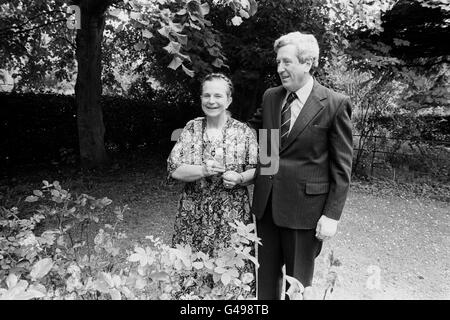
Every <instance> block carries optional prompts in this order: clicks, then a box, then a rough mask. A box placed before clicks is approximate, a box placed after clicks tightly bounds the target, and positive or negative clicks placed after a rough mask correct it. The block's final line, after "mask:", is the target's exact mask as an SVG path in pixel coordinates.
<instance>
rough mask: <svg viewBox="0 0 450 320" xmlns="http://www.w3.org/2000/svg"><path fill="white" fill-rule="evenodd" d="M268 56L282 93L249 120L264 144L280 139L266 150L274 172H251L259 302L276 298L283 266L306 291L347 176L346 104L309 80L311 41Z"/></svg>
mask: <svg viewBox="0 0 450 320" xmlns="http://www.w3.org/2000/svg"><path fill="white" fill-rule="evenodd" d="M274 49H275V52H276V55H277V71H278V75H279V77H280V79H281V84H282V85H281V86H278V87H275V88H270V89H268V90H267V91H266V92H265V93H264V95H263V99H262V106H261V107H260V108H259V109H258V110H257V111H256V113H255V114H254V116H253V117H252V119H250V120H249V124H250V125H251V126H252V127H253V128H255V129H267V130H268V134H267V137H270V136H271V135H272V137H273V135H274V134H276V133H277V132H278V133H279V140H275V142H276V143H273V141H272V144H271V149H272V151H271V157H272V161H277V162H278V163H277V164H276V166H273V163H272V164H270V165H272V167H275V168H276V169H275V170H273V171H272V172H270V170H268V171H267V170H266V171H264V169H267V166H266V167H265V164H264V163H262V161H261V162H260V163H259V165H258V168H257V171H256V180H255V188H254V195H253V205H252V212H253V214H255V216H256V218H257V232H258V236H259V237H261V240H262V246H259V248H258V261H259V264H260V267H259V269H258V282H257V283H258V289H257V290H258V299H280V298H281V294H282V293H281V288H282V267H283V265H285V266H286V274H287V275H289V276H292V277H295V278H296V279H298V280H299V281H300V282H301V283H302V284H303V285H304V286H305V287H307V286H311V284H312V279H313V273H314V261H315V258H316V257H317V256H318V254H319V253H320V250H321V248H322V242H323V241H324V240H327V239H330V238H331V237H332V236H334V234H335V233H336V230H337V225H338V221H339V219H340V217H341V213H342V210H343V208H344V204H345V200H346V197H347V192H348V189H349V185H350V176H351V168H352V152H353V146H352V125H351V103H350V99H349V98H348V97H347V96H344V95H342V94H339V93H336V92H334V91H332V90H331V89H329V88H326V87H324V86H322V85H321V84H320V83H318V82H317V80H316V79H314V78H313V77H312V76H311V74H310V70H311V68H312V67H317V66H318V59H319V46H318V44H317V40H316V39H315V37H314V36H313V35H310V34H303V33H300V32H292V33H289V34H286V35H283V36H282V37H280V38H279V39H277V40H276V41H275V43H274ZM273 129H279V131H277V130H273ZM268 140H270V138H268ZM278 141H279V143H278ZM260 143H264V141H260ZM274 148H279V149H274ZM274 154H275V155H277V157H276V159H274V157H273V155H274ZM260 159H263V158H262V155H261V157H260ZM267 172H269V173H267Z"/></svg>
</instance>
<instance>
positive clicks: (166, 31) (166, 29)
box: [158, 26, 170, 38]
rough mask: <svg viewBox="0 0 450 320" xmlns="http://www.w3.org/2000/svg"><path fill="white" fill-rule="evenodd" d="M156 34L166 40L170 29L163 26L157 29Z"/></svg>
mask: <svg viewBox="0 0 450 320" xmlns="http://www.w3.org/2000/svg"><path fill="white" fill-rule="evenodd" d="M158 33H159V34H160V35H162V36H163V37H166V38H168V37H169V33H170V28H169V27H168V26H164V27H162V28H161V29H158Z"/></svg>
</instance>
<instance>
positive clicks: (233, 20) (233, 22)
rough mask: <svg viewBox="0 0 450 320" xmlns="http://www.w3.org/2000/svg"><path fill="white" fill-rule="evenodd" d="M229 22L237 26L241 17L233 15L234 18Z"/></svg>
mask: <svg viewBox="0 0 450 320" xmlns="http://www.w3.org/2000/svg"><path fill="white" fill-rule="evenodd" d="M231 23H232V24H233V25H234V26H239V25H240V24H241V23H242V18H241V17H238V16H234V18H233V19H231Z"/></svg>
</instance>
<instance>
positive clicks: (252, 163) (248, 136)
mask: <svg viewBox="0 0 450 320" xmlns="http://www.w3.org/2000/svg"><path fill="white" fill-rule="evenodd" d="M244 132H245V171H247V170H249V169H253V168H256V165H257V163H258V141H257V140H256V134H255V132H254V130H252V129H250V127H249V126H247V125H245V130H244Z"/></svg>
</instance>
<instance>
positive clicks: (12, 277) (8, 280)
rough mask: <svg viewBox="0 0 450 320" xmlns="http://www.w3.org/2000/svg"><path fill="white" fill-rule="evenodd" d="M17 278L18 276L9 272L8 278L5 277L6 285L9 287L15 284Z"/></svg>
mask: <svg viewBox="0 0 450 320" xmlns="http://www.w3.org/2000/svg"><path fill="white" fill-rule="evenodd" d="M18 280H19V278H17V276H16V275H15V274H14V273H11V274H10V275H9V276H8V278H6V285H7V286H8V288H9V289H11V288H13V287H15V286H16V284H17V281H18Z"/></svg>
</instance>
